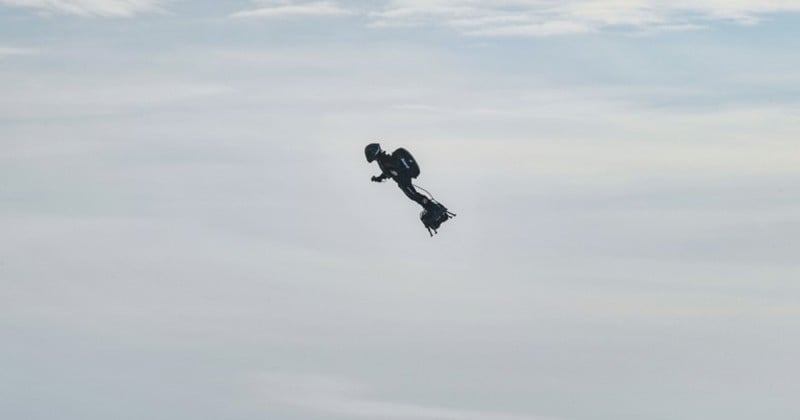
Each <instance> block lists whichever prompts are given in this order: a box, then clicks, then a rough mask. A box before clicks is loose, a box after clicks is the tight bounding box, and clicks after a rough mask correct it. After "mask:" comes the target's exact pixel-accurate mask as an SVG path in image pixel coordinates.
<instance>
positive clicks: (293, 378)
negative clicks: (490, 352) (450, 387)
mask: <svg viewBox="0 0 800 420" xmlns="http://www.w3.org/2000/svg"><path fill="white" fill-rule="evenodd" d="M257 388H258V392H259V393H260V394H261V395H265V396H266V397H267V398H268V399H269V400H270V402H272V403H279V404H284V405H288V406H291V407H294V408H296V409H301V410H304V411H311V412H316V413H325V414H328V415H335V416H346V417H347V418H359V419H360V418H369V419H375V418H380V419H397V420H401V419H407V420H412V419H436V420H479V419H480V420H537V419H538V420H545V417H540V416H521V415H514V414H508V413H498V412H486V411H471V410H458V409H452V408H446V407H437V406H430V405H421V404H413V403H398V402H389V401H382V400H379V399H372V398H369V397H367V396H366V394H367V392H366V391H368V388H367V387H365V386H364V385H362V384H359V383H354V382H352V381H349V380H345V379H341V378H334V377H326V376H317V375H294V374H282V373H271V374H266V375H262V376H261V377H259V378H258V380H257Z"/></svg>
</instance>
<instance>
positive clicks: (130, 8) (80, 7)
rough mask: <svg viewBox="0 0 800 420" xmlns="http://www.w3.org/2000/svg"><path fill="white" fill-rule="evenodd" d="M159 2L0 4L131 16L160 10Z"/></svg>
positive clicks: (4, 0)
mask: <svg viewBox="0 0 800 420" xmlns="http://www.w3.org/2000/svg"><path fill="white" fill-rule="evenodd" d="M158 3H159V0H0V5H3V4H4V5H8V6H16V7H25V8H31V9H37V10H40V11H42V12H47V13H59V14H70V15H78V16H96V17H131V16H134V15H137V14H140V13H146V12H153V11H156V10H158Z"/></svg>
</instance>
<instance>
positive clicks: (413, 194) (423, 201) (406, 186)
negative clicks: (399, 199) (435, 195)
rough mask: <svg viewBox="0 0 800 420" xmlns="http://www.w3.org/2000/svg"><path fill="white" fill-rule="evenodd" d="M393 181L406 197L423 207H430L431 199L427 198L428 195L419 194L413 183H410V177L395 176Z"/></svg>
mask: <svg viewBox="0 0 800 420" xmlns="http://www.w3.org/2000/svg"><path fill="white" fill-rule="evenodd" d="M395 181H397V186H398V187H400V189H401V190H403V194H405V195H406V197H408V198H410V199H412V200H414V201H416V202H417V203H418V204H419V205H420V206H422V208H424V209H427V208H428V207H430V204H431V200H429V199H428V197H425V196H424V195H422V194H420V193H419V191H417V190H416V188H414V185H413V184H411V179H410V178H397V179H395Z"/></svg>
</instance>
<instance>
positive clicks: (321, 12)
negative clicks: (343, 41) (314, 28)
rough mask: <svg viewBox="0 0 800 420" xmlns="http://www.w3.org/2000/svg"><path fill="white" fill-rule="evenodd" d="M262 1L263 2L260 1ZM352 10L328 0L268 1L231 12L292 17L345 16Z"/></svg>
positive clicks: (271, 16)
mask: <svg viewBox="0 0 800 420" xmlns="http://www.w3.org/2000/svg"><path fill="white" fill-rule="evenodd" d="M262 3H263V2H262ZM352 13H353V12H352V11H350V10H348V9H345V8H343V7H341V6H339V5H338V4H336V3H334V2H330V1H315V2H308V3H289V2H269V3H266V4H264V6H263V7H260V8H257V9H253V10H243V11H240V12H236V13H233V14H232V15H231V17H236V18H262V19H263V18H292V17H324V16H346V15H350V14H352Z"/></svg>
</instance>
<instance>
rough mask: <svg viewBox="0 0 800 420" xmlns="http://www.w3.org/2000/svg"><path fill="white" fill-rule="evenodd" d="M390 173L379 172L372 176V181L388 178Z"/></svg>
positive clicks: (381, 180)
mask: <svg viewBox="0 0 800 420" xmlns="http://www.w3.org/2000/svg"><path fill="white" fill-rule="evenodd" d="M390 176H391V175H388V174H386V173H383V172H381V174H380V175H378V176H373V177H372V182H383V180H384V179H386V178H389V177H390Z"/></svg>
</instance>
